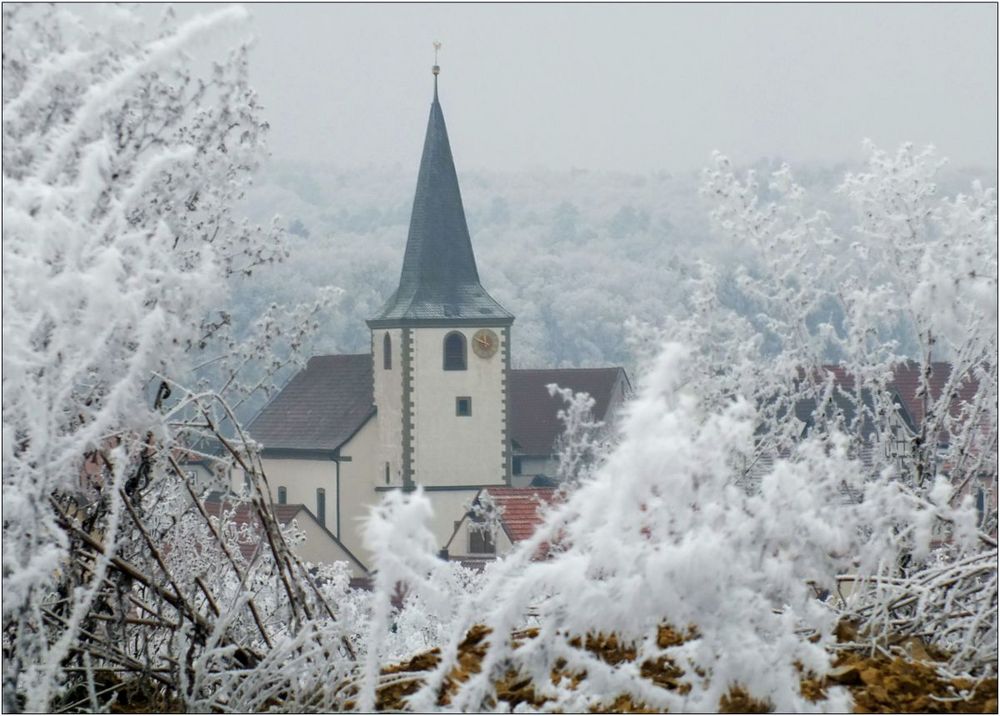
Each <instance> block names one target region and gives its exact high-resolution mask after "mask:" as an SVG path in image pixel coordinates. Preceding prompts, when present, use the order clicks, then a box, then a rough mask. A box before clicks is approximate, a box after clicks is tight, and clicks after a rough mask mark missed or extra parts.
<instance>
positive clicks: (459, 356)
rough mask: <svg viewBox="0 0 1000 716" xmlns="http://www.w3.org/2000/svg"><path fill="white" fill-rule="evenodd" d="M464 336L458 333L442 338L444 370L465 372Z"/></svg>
mask: <svg viewBox="0 0 1000 716" xmlns="http://www.w3.org/2000/svg"><path fill="white" fill-rule="evenodd" d="M465 366H466V360H465V336H463V335H462V334H461V333H459V332H458V331H454V332H453V333H449V334H448V335H446V336H445V337H444V369H445V370H465Z"/></svg>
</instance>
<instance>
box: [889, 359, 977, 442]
mask: <svg viewBox="0 0 1000 716" xmlns="http://www.w3.org/2000/svg"><path fill="white" fill-rule="evenodd" d="M930 367H931V371H930V376H928V386H929V388H930V399H931V401H936V400H938V399H939V398H940V397H941V394H942V393H943V392H944V389H945V387H946V386H947V384H948V379H949V378H950V377H951V370H952V366H951V363H944V362H935V363H931V366H930ZM892 377H893V385H894V386H895V387H896V390H897V391H898V392H899V396H900V399H901V400H902V401H903V404H904V405H905V406H906V409H907V411H908V412H909V413H910V416H911V417H912V418H913V421H914V423H915V424H916V425H918V426H919V425H920V424H922V423H923V421H924V399H923V394H922V392H921V380H920V365H919V364H918V363H914V362H912V361H911V362H907V363H899V364H897V365H896V366H894V367H893V376H892ZM978 391H979V383H978V381H976V380H974V379H973V380H967V381H965V382H963V383H961V384H960V385H959V386H957V390H956V391H955V393H954V394H953V395H952V397H951V400H950V401H949V410H950V411H951V414H952V415H957V414H958V412H959V410H960V406H961V404H962V403H968V402H971V401H972V400H973V399H974V398H975V396H976V393H977V392H978Z"/></svg>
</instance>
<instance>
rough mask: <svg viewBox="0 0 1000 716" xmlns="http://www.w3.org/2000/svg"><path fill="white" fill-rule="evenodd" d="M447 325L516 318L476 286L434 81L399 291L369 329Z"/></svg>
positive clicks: (472, 255)
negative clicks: (444, 322) (426, 323)
mask: <svg viewBox="0 0 1000 716" xmlns="http://www.w3.org/2000/svg"><path fill="white" fill-rule="evenodd" d="M445 319H446V320H473V319H474V320H477V321H479V322H483V321H484V319H485V320H490V319H492V320H493V321H500V322H504V323H509V322H510V321H513V320H514V317H513V316H512V315H511V314H510V313H508V312H507V311H506V310H504V308H503V307H502V306H501V305H500V304H499V303H497V302H496V301H495V300H493V298H492V297H491V296H490V295H489V294H488V293H486V291H485V290H484V289H483V287H482V285H481V284H480V283H479V271H478V270H477V269H476V258H475V255H474V254H473V252H472V241H471V239H470V238H469V227H468V225H467V224H466V221H465V209H464V208H463V206H462V194H461V191H460V190H459V187H458V175H457V174H456V173H455V162H454V160H453V159H452V156H451V145H450V143H449V142H448V130H447V128H446V127H445V123H444V113H443V112H442V111H441V104H440V102H439V101H438V95H437V77H436V76H435V79H434V101H433V102H432V103H431V113H430V118H429V119H428V121H427V134H426V136H425V137H424V152H423V156H422V157H421V159H420V173H419V174H418V176H417V190H416V193H415V195H414V198H413V212H412V214H411V215H410V231H409V234H408V236H407V238H406V253H405V254H404V256H403V270H402V273H401V274H400V277H399V287H398V288H397V289H396V291H395V293H393V294H392V296H390V297H389V300H388V301H387V302H386V304H385V306H383V307H382V310H381V311H379V313H378V315H377V316H376V317H375V318H373V319H372V320H371V321H369V322H368V323H369V325H370V326H372V327H376V326H384V325H399V324H401V323H413V322H420V321H428V320H430V321H435V320H437V321H440V320H445Z"/></svg>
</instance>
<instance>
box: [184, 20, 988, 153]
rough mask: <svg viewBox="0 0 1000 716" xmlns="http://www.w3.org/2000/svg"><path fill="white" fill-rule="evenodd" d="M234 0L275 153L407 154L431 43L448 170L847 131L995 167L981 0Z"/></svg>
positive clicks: (843, 140)
mask: <svg viewBox="0 0 1000 716" xmlns="http://www.w3.org/2000/svg"><path fill="white" fill-rule="evenodd" d="M249 7H250V10H251V12H252V13H253V15H254V16H255V31H256V34H257V44H256V47H255V49H254V51H253V54H252V56H251V79H252V81H253V83H254V85H255V86H256V87H257V89H258V91H259V93H260V98H261V101H262V103H263V104H264V105H265V107H266V115H267V117H268V118H269V119H270V121H271V125H272V131H271V140H270V144H271V148H272V152H273V154H274V156H275V157H276V158H281V159H298V160H310V161H316V160H318V161H324V162H333V163H336V164H338V165H341V166H364V165H384V164H390V165H391V164H395V163H401V164H402V165H404V166H405V167H407V168H408V167H410V166H412V165H414V164H415V163H416V161H417V158H418V157H419V153H420V143H421V141H422V140H423V131H422V129H423V123H424V121H425V118H426V112H427V105H428V103H429V101H430V93H431V75H430V66H431V64H433V50H432V47H431V43H432V41H434V40H439V41H441V42H442V43H443V47H442V50H441V54H440V65H441V67H442V74H441V99H442V103H443V106H444V108H445V113H446V117H447V119H448V123H449V131H450V132H451V136H452V145H453V149H454V151H455V156H456V160H457V162H458V164H459V171H460V172H461V171H462V170H463V169H497V170H508V169H511V170H515V169H528V168H548V169H556V170H560V169H570V168H574V167H577V168H581V167H582V168H588V169H596V170H601V169H605V170H616V171H647V170H660V169H666V170H668V171H677V170H683V169H693V168H698V167H701V166H702V165H703V164H704V163H705V162H706V161H707V159H708V157H709V155H710V153H711V151H712V150H714V149H719V150H722V151H724V152H726V153H727V154H728V155H730V156H731V157H732V158H733V159H734V161H737V162H752V161H755V160H757V159H760V158H762V157H768V158H781V159H784V160H788V161H794V162H802V161H823V162H836V161H844V160H848V161H850V160H857V159H859V158H861V157H862V151H861V140H862V139H863V138H865V137H868V138H871V139H873V140H874V141H875V142H877V143H878V144H880V145H883V146H895V145H896V144H898V143H899V142H901V141H913V142H916V143H918V144H926V143H934V144H935V145H936V146H937V147H938V149H939V150H940V152H941V154H943V155H945V156H948V157H950V158H951V159H952V161H953V162H955V163H956V164H959V165H965V164H978V165H987V166H993V164H994V162H995V157H996V151H997V144H996V136H997V135H996V122H997V109H996V108H997V7H996V5H994V4H986V3H984V4H920V5H916V4H907V5H900V4H891V5H890V4H830V5H814V4H806V5H800V4H773V5H752V4H740V5H725V4H723V5H717V4H712V5H698V4H694V5H604V4H601V5H565V4H560V5H550V4H545V5H539V4H519V5H495V4H474V5H450V4H448V5H425V4H391V5H385V4H343V5H342V4H332V5H327V4H315V5H313V4H297V5H278V4H259V5H258V4H255V5H251V6H249ZM195 9H197V6H183V7H182V8H181V11H182V12H193V11H194V10H195Z"/></svg>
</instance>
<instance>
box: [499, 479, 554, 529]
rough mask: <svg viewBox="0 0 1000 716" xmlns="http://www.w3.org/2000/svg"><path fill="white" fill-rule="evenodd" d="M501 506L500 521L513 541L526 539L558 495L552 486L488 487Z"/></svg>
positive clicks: (540, 521)
mask: <svg viewBox="0 0 1000 716" xmlns="http://www.w3.org/2000/svg"><path fill="white" fill-rule="evenodd" d="M486 493H487V494H488V495H489V496H490V497H492V498H493V501H494V502H495V503H496V504H497V506H498V507H500V510H501V515H500V523H501V525H502V526H503V529H504V532H506V533H507V537H508V538H509V539H510V541H511V543H517V542H520V541H522V540H526V539H528V538H529V537H531V535H533V534H534V533H535V530H536V529H538V526H539V525H540V524H542V519H543V518H542V513H543V512H544V510H545V508H546V507H548V506H549V505H551V504H552V503H553V502H554V501H555V499H556V496H557V491H556V489H555V488H552V487H487V488H486Z"/></svg>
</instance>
